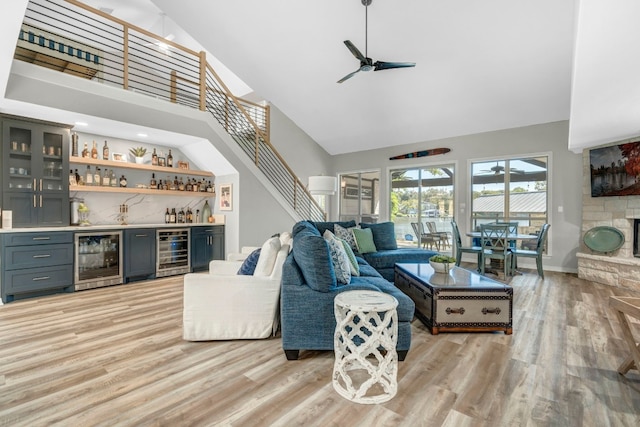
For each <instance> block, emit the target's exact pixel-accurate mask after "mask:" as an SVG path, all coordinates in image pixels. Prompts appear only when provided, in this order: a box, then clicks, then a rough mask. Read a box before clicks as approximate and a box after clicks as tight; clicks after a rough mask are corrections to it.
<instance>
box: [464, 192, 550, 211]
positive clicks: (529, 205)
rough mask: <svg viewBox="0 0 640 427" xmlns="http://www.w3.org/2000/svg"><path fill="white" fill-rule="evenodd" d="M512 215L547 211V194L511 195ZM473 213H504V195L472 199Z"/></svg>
mask: <svg viewBox="0 0 640 427" xmlns="http://www.w3.org/2000/svg"><path fill="white" fill-rule="evenodd" d="M509 200H510V209H509V212H512V213H544V212H546V211H547V192H546V191H533V192H529V193H511V194H510V195H509ZM473 211H474V212H499V213H502V212H504V194H496V195H491V196H480V197H478V198H475V199H473Z"/></svg>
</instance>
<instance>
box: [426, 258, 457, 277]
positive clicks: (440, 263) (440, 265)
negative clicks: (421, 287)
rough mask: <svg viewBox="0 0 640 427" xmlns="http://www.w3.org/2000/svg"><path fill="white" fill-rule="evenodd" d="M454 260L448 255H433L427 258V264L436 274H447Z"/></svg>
mask: <svg viewBox="0 0 640 427" xmlns="http://www.w3.org/2000/svg"><path fill="white" fill-rule="evenodd" d="M455 262H456V259H455V258H453V257H450V256H448V255H434V256H432V257H431V258H429V264H430V265H431V267H432V268H433V269H434V270H435V272H436V273H447V274H448V273H449V270H450V269H451V264H454V263H455Z"/></svg>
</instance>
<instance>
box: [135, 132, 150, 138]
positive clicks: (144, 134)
mask: <svg viewBox="0 0 640 427" xmlns="http://www.w3.org/2000/svg"><path fill="white" fill-rule="evenodd" d="M138 136H139V137H140V138H146V137H147V136H149V135H147V134H146V133H139V134H138Z"/></svg>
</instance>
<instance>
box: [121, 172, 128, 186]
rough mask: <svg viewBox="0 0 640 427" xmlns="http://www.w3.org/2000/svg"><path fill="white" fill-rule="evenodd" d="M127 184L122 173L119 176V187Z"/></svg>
mask: <svg viewBox="0 0 640 427" xmlns="http://www.w3.org/2000/svg"><path fill="white" fill-rule="evenodd" d="M126 186H127V178H125V177H124V175H122V176H121V177H120V187H122V188H125V187H126Z"/></svg>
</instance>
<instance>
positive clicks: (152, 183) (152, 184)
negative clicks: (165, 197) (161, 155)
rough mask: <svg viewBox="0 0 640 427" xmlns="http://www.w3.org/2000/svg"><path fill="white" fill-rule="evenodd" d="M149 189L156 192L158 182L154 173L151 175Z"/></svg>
mask: <svg viewBox="0 0 640 427" xmlns="http://www.w3.org/2000/svg"><path fill="white" fill-rule="evenodd" d="M149 188H151V189H152V190H157V189H158V182H157V181H156V174H155V173H152V174H151V181H149Z"/></svg>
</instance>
